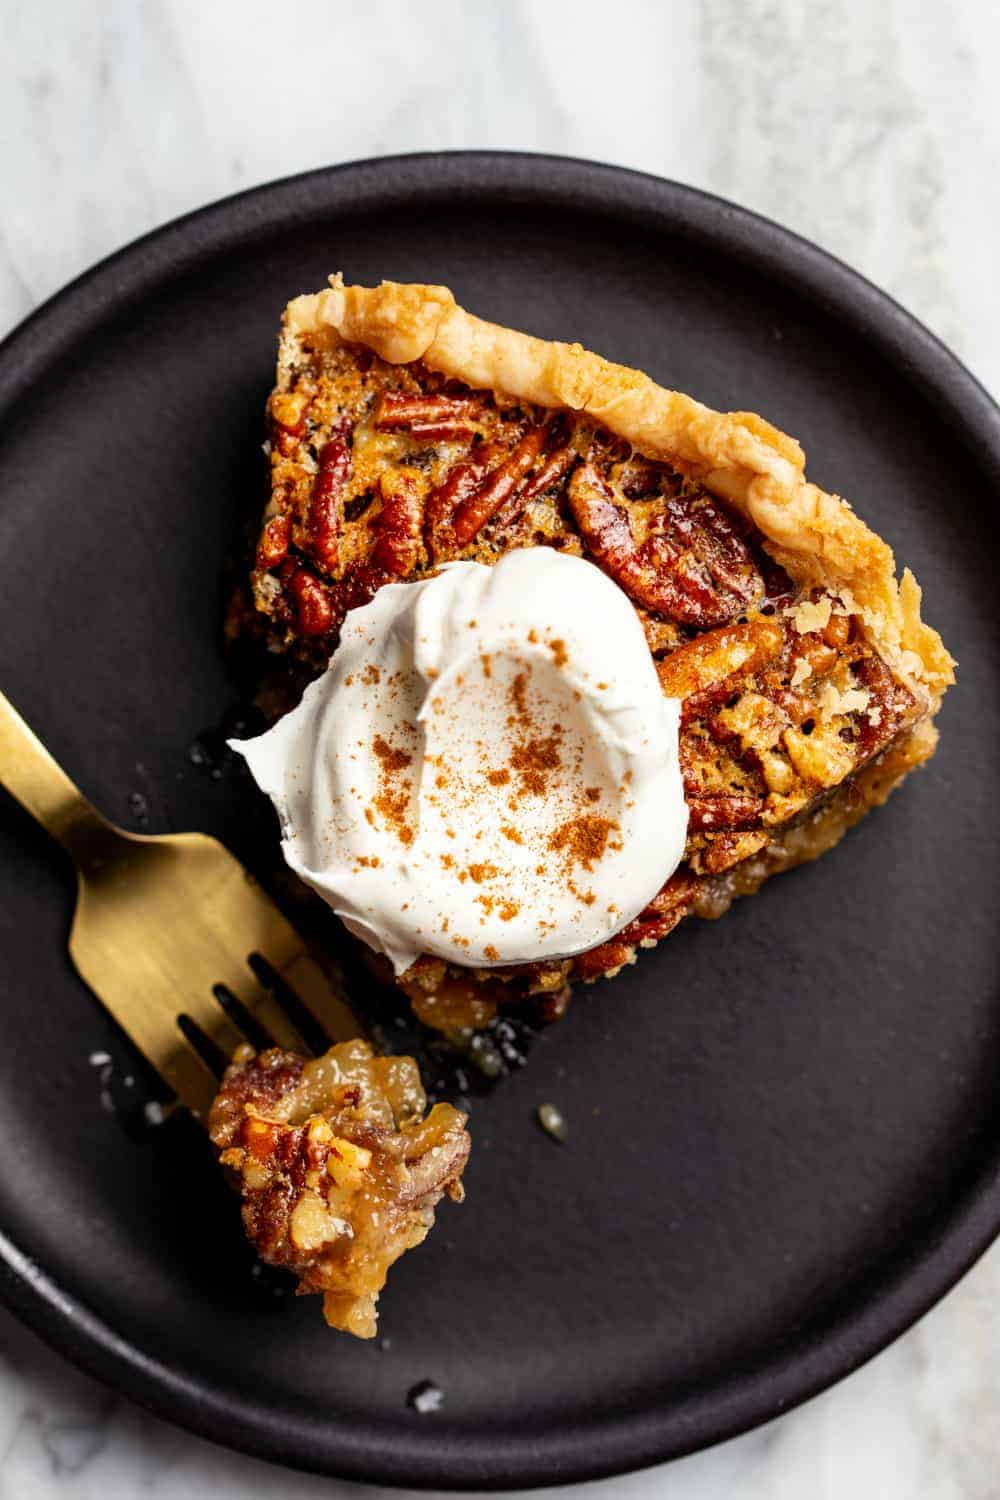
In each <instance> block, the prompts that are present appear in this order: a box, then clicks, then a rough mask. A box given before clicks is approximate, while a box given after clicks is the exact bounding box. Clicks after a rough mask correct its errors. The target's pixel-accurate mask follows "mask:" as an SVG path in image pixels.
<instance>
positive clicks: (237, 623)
mask: <svg viewBox="0 0 1000 1500" xmlns="http://www.w3.org/2000/svg"><path fill="white" fill-rule="evenodd" d="M404 290H405V289H404ZM327 295H330V294H327ZM293 306H294V304H293ZM463 316H464V315H463ZM481 326H482V327H487V328H488V327H489V326H490V325H481ZM511 337H515V336H513V335H512V336H511ZM541 347H543V348H552V349H555V348H558V347H564V346H541ZM282 348H283V356H282V359H283V363H282V368H281V377H280V380H279V388H278V389H276V391H275V392H274V393H273V394H272V396H271V399H270V403H269V421H270V438H269V445H268V447H269V455H270V465H271V489H270V500H269V503H268V506H267V510H266V512H265V518H264V522H263V526H262V529H261V532H260V536H259V540H258V543H257V549H256V558H255V562H254V566H253V569H252V573H251V579H250V588H251V594H252V606H253V607H252V608H251V607H248V605H247V604H246V603H241V602H240V601H239V600H237V601H236V603H235V604H234V608H233V612H232V614H231V618H230V622H229V629H230V633H231V634H234V635H235V634H242V635H250V636H253V635H256V636H257V637H262V638H263V640H264V642H265V643H266V646H267V648H268V650H269V651H270V652H272V653H276V654H279V655H280V656H281V657H282V659H283V660H284V661H285V663H286V664H287V670H288V671H289V673H290V674H296V673H297V674H298V680H299V682H300V683H301V682H302V681H303V680H307V679H309V678H311V677H315V676H318V675H319V674H320V673H321V672H323V671H324V669H325V668H326V666H327V663H328V661H329V658H330V656H331V653H332V652H333V650H334V648H335V646H336V644H337V641H338V635H339V631H340V628H341V626H342V624H343V621H344V618H345V615H346V613H347V612H348V611H349V610H351V609H356V608H358V607H359V606H361V605H364V604H366V603H367V602H368V601H370V600H371V599H372V598H373V597H374V595H375V593H376V591H377V590H379V589H380V588H381V587H382V586H383V585H384V584H387V583H390V582H398V581H402V580H418V579H422V578H426V577H428V576H430V575H432V574H433V573H434V572H435V570H436V569H438V568H439V567H440V566H441V565H442V564H443V563H446V562H450V561H453V560H456V559H462V560H470V561H475V562H480V563H486V564H492V563H495V562H496V561H497V560H498V559H499V558H500V557H501V556H503V555H504V554H506V553H508V552H510V551H512V550H514V549H518V548H529V547H548V548H554V549H556V550H558V551H560V552H564V553H567V554H570V555H573V556H577V557H583V558H586V559H588V560H589V561H590V562H592V563H594V564H596V566H597V567H598V568H600V569H601V570H602V571H603V572H604V573H606V574H607V575H608V577H610V578H611V579H612V580H613V581H614V582H615V583H616V584H617V585H618V586H619V588H620V589H621V590H622V591H623V592H624V594H625V595H626V596H627V598H628V599H629V600H630V601H631V604H632V606H633V607H634V609H635V612H636V614H637V616H638V619H639V621H640V623H641V625H642V629H643V631H644V634H645V640H646V644H647V646H648V649H649V651H650V653H651V654H652V657H653V659H654V662H655V665H656V670H657V672H658V674H659V679H660V683H661V685H662V688H663V691H664V693H665V694H666V695H668V696H669V697H672V698H677V699H680V700H682V701H681V725H680V764H681V771H682V774H683V781H684V794H685V799H686V802H687V806H688V812H689V823H688V836H687V842H686V846H685V849H684V857H683V861H682V863H681V865H680V867H679V868H678V869H677V871H676V873H675V874H674V875H673V876H672V877H671V878H670V879H669V880H668V881H667V884H666V885H665V886H664V887H663V889H662V890H661V891H660V892H659V894H658V895H656V896H655V897H654V898H653V899H652V901H650V903H649V904H648V906H647V907H646V908H645V909H644V910H643V911H642V912H641V913H640V914H639V916H638V917H636V918H635V920H634V921H632V922H631V923H629V924H628V926H627V927H625V928H624V929H623V930H622V931H620V932H619V933H617V935H616V936H615V937H614V938H612V939H611V940H610V941H608V942H605V943H602V944H600V945H599V946H597V947H594V948H591V949H590V950H589V951H587V952H584V953H579V954H577V955H576V956H575V957H572V958H570V959H562V960H557V961H543V962H537V963H531V964H523V965H519V966H515V967H512V968H507V969H503V970H495V971H492V972H490V971H487V970H482V971H478V970H475V969H470V968H469V967H468V966H462V965H461V964H455V963H448V962H446V961H444V960H442V959H441V958H439V957H431V956H424V957H422V958H419V959H418V960H417V961H416V962H415V963H414V964H413V965H412V966H411V967H410V969H409V970H408V971H407V972H406V973H405V974H404V975H403V976H402V977H401V978H400V979H399V980H398V981H397V982H398V983H399V984H400V985H401V986H402V988H403V989H404V990H406V992H407V994H408V995H409V996H410V998H411V1001H412V1003H413V1005H414V1008H415V1009H416V1011H417V1014H418V1015H419V1016H420V1018H421V1019H423V1020H425V1021H427V1022H428V1023H429V1024H432V1025H435V1026H438V1027H439V1028H440V1029H442V1030H446V1031H447V1030H455V1029H460V1028H462V1027H467V1026H470V1025H472V1026H474V1025H477V1024H482V1023H483V1022H484V1021H485V1020H486V1019H488V1017H489V1015H490V1014H491V1013H492V1010H493V1008H494V1007H495V1006H496V1004H498V1003H505V1002H507V1003H509V1002H515V1001H519V1000H522V999H524V998H526V997H528V996H534V997H537V999H538V1000H539V1002H540V1003H541V1004H542V1005H543V1007H544V1008H546V1010H547V1012H548V1013H549V1014H558V1013H560V1012H561V1010H562V1009H564V1008H565V1003H566V998H567V995H568V985H569V983H570V982H571V981H572V980H574V979H583V980H592V979H596V978H598V977H599V976H601V975H608V974H613V973H615V972H616V971H617V970H618V969H620V968H621V967H622V965H623V964H626V963H629V962H631V961H632V960H633V959H634V957H635V953H636V950H637V948H639V947H643V946H651V945H652V944H654V943H655V942H657V941H658V940H659V939H660V938H661V937H663V936H665V935H666V933H668V932H669V931H671V930H672V928H673V927H674V926H676V924H677V923H678V922H679V921H680V920H681V919H682V918H683V917H685V916H687V915H689V914H692V913H694V914H698V915H703V916H717V915H719V914H720V913H721V911H722V910H724V909H725V907H726V906H727V905H728V904H729V902H730V901H731V900H732V899H733V898H734V897H735V896H737V895H741V894H745V893H747V892H748V891H751V890H756V889H757V887H758V886H759V885H760V884H761V882H762V881H763V880H764V879H766V878H767V876H768V875H769V874H771V873H773V872H775V871H777V870H780V869H784V868H787V867H789V866H790V865H792V864H795V863H798V862H801V861H802V860H803V859H810V858H813V857H815V855H816V854H818V853H820V852H822V850H823V849H825V848H827V847H829V846H830V845H831V844H832V843H833V842H835V841H836V839H837V838H838V837H839V836H840V835H841V833H842V832H843V831H844V829H845V828H846V827H848V826H850V824H851V823H853V822H855V821H857V819H858V818H859V817H860V816H861V815H862V814H863V812H864V811H865V810H866V809H867V807H869V806H871V805H874V804H876V803H877V802H880V801H882V800H884V797H885V795H887V793H888V791H889V790H890V789H891V788H892V786H894V785H895V784H897V782H898V781H899V780H900V779H901V777H902V776H903V775H905V774H906V772H907V771H908V770H909V769H911V768H912V767H913V766H914V765H917V764H919V763H920V762H921V761H923V760H925V759H927V757H928V756H929V755H930V754H931V753H932V752H933V747H934V731H933V728H932V726H931V723H930V717H931V715H932V713H933V711H934V709H935V708H936V699H935V696H934V695H933V694H932V693H929V692H927V691H926V690H924V689H923V687H922V686H921V683H920V681H919V680H917V679H916V678H915V677H914V675H913V674H912V673H910V674H907V673H906V672H904V671H902V670H900V667H899V661H898V660H896V661H895V662H894V664H893V665H892V666H891V665H890V664H889V661H887V660H886V656H885V654H884V653H883V652H880V650H879V649H878V648H877V647H876V645H875V643H874V641H873V638H872V634H873V633H872V631H871V630H870V629H869V623H868V622H869V618H870V615H869V612H867V611H866V609H865V607H863V606H862V605H860V604H859V603H858V600H857V599H856V598H855V597H854V595H853V594H852V591H851V589H850V587H847V586H842V585H840V584H839V583H827V584H824V583H823V582H822V581H817V579H816V578H815V577H813V579H812V580H811V581H810V582H808V583H806V584H797V583H795V582H793V579H792V578H791V577H790V576H789V573H788V572H786V571H785V569H784V568H783V567H782V566H781V565H780V564H779V562H778V561H777V560H776V559H775V556H773V555H772V553H774V552H778V551H779V550H780V549H779V548H777V547H775V546H774V545H773V544H772V543H768V542H767V541H766V539H765V537H764V536H763V534H762V533H761V532H760V531H758V530H757V528H756V527H755V526H754V525H753V524H752V523H751V522H750V521H749V520H748V519H747V515H746V513H745V508H743V509H741V508H739V507H737V505H736V504H731V503H729V502H728V501H727V500H725V499H722V498H720V496H719V494H718V493H710V492H709V490H708V488H706V487H705V485H704V483H703V482H701V479H700V478H699V477H697V475H698V473H699V472H700V471H698V470H697V466H696V465H694V464H692V463H690V462H687V461H686V460H685V459H683V458H680V457H679V458H678V460H677V464H678V467H673V466H672V465H671V464H670V463H667V462H662V461H654V460H652V459H650V458H649V457H647V456H645V455H644V454H643V453H641V452H639V451H638V449H637V448H635V447H634V446H633V445H632V444H631V443H630V442H628V441H626V440H624V439H623V438H621V437H619V436H616V435H615V434H614V433H612V432H610V431H609V430H608V429H607V428H606V427H604V426H602V425H600V424H599V423H598V422H596V421H595V420H594V419H592V418H591V417H588V416H586V415H584V414H581V413H580V412H578V411H571V410H567V409H549V408H547V407H543V406H537V405H532V404H528V403H526V402H524V401H519V400H515V399H513V398H508V397H506V396H505V395H504V394H503V393H502V391H501V392H497V391H493V390H481V389H473V388H470V387H469V386H466V385H463V384H461V383H460V382H458V381H456V380H454V379H448V378H446V377H445V376H444V375H443V374H441V373H439V372H438V371H436V370H434V369H432V368H429V367H428V366H427V365H426V364H424V363H422V362H421V360H419V359H417V360H412V361H410V362H407V363H389V362H388V361H387V360H385V359H382V358H380V357H379V356H378V355H377V354H376V353H374V352H373V351H372V349H371V348H369V347H367V345H364V344H360V343H350V342H345V341H344V340H343V338H342V337H340V336H339V335H338V334H337V333H336V332H334V331H333V330H332V329H331V328H330V327H328V326H324V325H322V324H319V325H317V326H316V327H315V328H309V327H302V328H298V329H296V330H295V334H294V338H289V337H288V336H287V332H286V337H285V339H284V340H283V345H282ZM586 357H587V358H590V356H586ZM639 378H641V377H639ZM681 399H686V398H681ZM698 410H699V411H703V410H704V409H702V408H699V409H698ZM720 420H722V419H720ZM746 421H747V423H748V424H749V423H751V422H754V423H759V419H757V418H753V419H750V418H747V419H746ZM748 430H750V429H749V428H748ZM754 430H755V429H754ZM768 431H769V432H771V433H773V429H768ZM780 436H781V435H780V434H777V435H776V437H775V441H776V438H777V437H780ZM782 441H783V443H784V444H785V449H787V447H788V444H789V441H790V440H787V439H783V440H782ZM785 449H783V450H782V452H784V451H785ZM702 478H704V475H702ZM713 488H714V489H715V490H720V491H721V490H724V489H725V485H724V484H722V483H721V482H720V483H719V484H715V485H713ZM823 499H825V500H829V499H830V497H823ZM836 503H837V505H838V506H839V505H841V502H836ZM844 509H845V510H846V507H844ZM852 520H853V518H852ZM858 525H859V526H860V523H858ZM866 535H868V536H869V537H870V536H871V534H870V533H866ZM872 541H873V543H876V544H877V545H878V546H879V547H883V545H884V544H881V543H878V542H877V539H876V538H872ZM769 547H770V550H769ZM884 550H885V551H887V549H884ZM785 560H786V561H787V557H786V558H785ZM890 564H891V557H890ZM789 566H791V564H789ZM893 587H895V585H893ZM913 587H914V589H915V585H914V586H913ZM244 598H245V596H244ZM918 625H919V621H918ZM919 628H920V629H922V630H924V631H925V632H926V631H927V627H923V626H921V627H919ZM928 634H930V632H928ZM934 639H935V640H936V637H935V638H934ZM938 644H939V643H938ZM940 650H941V653H942V659H943V660H944V662H945V663H946V665H945V667H944V668H943V669H942V670H943V671H944V672H946V673H947V672H950V662H949V661H948V658H947V655H946V653H944V652H943V648H940ZM943 680H944V681H947V680H948V679H947V676H946V677H945V678H944V679H943Z"/></svg>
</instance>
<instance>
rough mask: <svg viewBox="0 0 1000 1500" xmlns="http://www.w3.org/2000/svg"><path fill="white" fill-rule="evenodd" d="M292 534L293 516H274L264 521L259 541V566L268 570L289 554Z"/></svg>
mask: <svg viewBox="0 0 1000 1500" xmlns="http://www.w3.org/2000/svg"><path fill="white" fill-rule="evenodd" d="M291 535H292V519H291V516H287V515H285V516H272V517H271V519H270V520H269V521H266V522H265V523H264V527H263V529H262V531H261V534H260V541H259V542H258V543H257V566H258V568H261V569H263V571H264V572H266V571H267V570H268V569H269V568H276V567H277V566H278V564H279V563H280V562H283V561H284V559H285V558H286V557H287V556H288V543H289V541H290V540H291Z"/></svg>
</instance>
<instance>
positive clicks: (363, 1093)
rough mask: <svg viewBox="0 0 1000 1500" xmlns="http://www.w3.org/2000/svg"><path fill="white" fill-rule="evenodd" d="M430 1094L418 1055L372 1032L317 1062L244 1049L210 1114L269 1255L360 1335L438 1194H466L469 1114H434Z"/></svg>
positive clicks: (252, 1234) (368, 1329) (425, 1225)
mask: <svg viewBox="0 0 1000 1500" xmlns="http://www.w3.org/2000/svg"><path fill="white" fill-rule="evenodd" d="M426 1104H427V1101H426V1098H425V1096H424V1091H423V1089H422V1087H421V1084H420V1075H419V1073H418V1071H417V1066H416V1064H415V1063H414V1062H413V1060H412V1059H411V1058H408V1057H376V1056H374V1054H373V1053H372V1049H371V1048H370V1047H369V1046H368V1044H367V1043H366V1042H361V1041H355V1042H342V1043H340V1044H339V1045H338V1046H336V1047H333V1048H332V1049H331V1050H330V1051H329V1052H328V1053H326V1054H325V1055H324V1056H323V1057H320V1058H316V1059H314V1060H312V1061H310V1062H306V1061H305V1060H304V1059H303V1058H301V1057H296V1056H295V1055H294V1054H293V1053H289V1052H282V1051H279V1050H278V1049H277V1048H272V1049H271V1050H269V1051H267V1052H262V1053H260V1054H259V1055H255V1054H254V1051H253V1049H252V1048H251V1047H241V1048H240V1049H239V1051H238V1052H237V1053H236V1056H235V1057H234V1059H233V1062H232V1064H231V1065H230V1067H229V1068H228V1069H227V1070H226V1074H225V1077H224V1078H223V1080H222V1087H221V1089H220V1091H219V1094H218V1097H217V1098H216V1100H215V1103H214V1104H213V1106H212V1111H211V1114H210V1116H209V1135H210V1137H211V1139H212V1141H213V1143H214V1145H215V1146H216V1147H217V1148H218V1149H219V1152H220V1156H219V1160H220V1162H221V1163H222V1165H223V1166H225V1167H227V1168H229V1169H230V1170H231V1171H232V1172H233V1173H234V1174H235V1175H236V1177H237V1179H238V1182H239V1187H240V1191H241V1194H242V1198H243V1225H244V1228H245V1230H246V1233H247V1236H248V1238H249V1240H250V1242H251V1244H252V1245H253V1246H254V1248H255V1250H256V1251H257V1253H258V1255H259V1256H260V1257H261V1259H262V1260H265V1261H267V1262H268V1264H269V1265H272V1266H282V1267H284V1268H286V1269H287V1270H289V1271H292V1272H294V1273H295V1274H296V1275H297V1276H298V1278H299V1288H298V1290H299V1292H320V1293H322V1295H323V1312H324V1316H325V1317H326V1320H327V1322H328V1323H329V1324H330V1326H331V1327H333V1328H340V1329H343V1330H344V1331H345V1332H347V1333H353V1334H355V1335H356V1336H357V1337H359V1338H371V1337H372V1336H373V1335H374V1333H375V1331H376V1319H377V1308H376V1304H377V1302H378V1295H379V1293H380V1292H381V1290H382V1288H383V1287H384V1285H385V1281H386V1276H387V1275H388V1272H389V1268H390V1266H391V1265H392V1264H393V1262H394V1261H396V1260H398V1259H399V1257H400V1256H401V1255H402V1254H403V1253H404V1252H405V1251H406V1250H411V1249H413V1248H414V1246H416V1245H419V1244H420V1242H421V1240H423V1239H425V1238H426V1236H427V1234H428V1232H429V1230H430V1228H431V1226H432V1225H433V1223H434V1208H435V1206H436V1204H437V1203H438V1201H439V1200H440V1198H441V1197H442V1196H443V1195H444V1194H445V1193H447V1194H448V1196H449V1197H451V1198H454V1199H456V1200H457V1201H461V1198H462V1186H461V1176H462V1171H463V1169H464V1167H465V1163H466V1160H467V1159H468V1155H469V1145H470V1142H469V1137H468V1134H467V1133H466V1131H465V1128H464V1127H465V1118H466V1117H465V1115H463V1114H460V1113H459V1111H458V1110H456V1109H453V1108H452V1106H451V1105H450V1104H437V1105H435V1106H434V1108H433V1109H432V1110H431V1111H430V1113H429V1114H427V1115H426V1116H425V1113H424V1112H425V1110H426Z"/></svg>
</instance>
